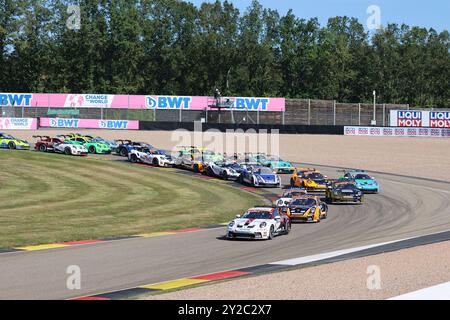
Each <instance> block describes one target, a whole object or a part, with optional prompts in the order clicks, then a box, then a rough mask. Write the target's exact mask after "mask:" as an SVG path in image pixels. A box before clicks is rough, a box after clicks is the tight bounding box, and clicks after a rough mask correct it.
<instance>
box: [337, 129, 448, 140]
mask: <svg viewBox="0 0 450 320" xmlns="http://www.w3.org/2000/svg"><path fill="white" fill-rule="evenodd" d="M344 135H346V136H372V137H429V138H449V137H450V129H446V128H402V127H395V128H394V127H344Z"/></svg>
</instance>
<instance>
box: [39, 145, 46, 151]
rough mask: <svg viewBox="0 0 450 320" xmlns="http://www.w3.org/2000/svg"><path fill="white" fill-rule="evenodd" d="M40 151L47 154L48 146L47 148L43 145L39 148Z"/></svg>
mask: <svg viewBox="0 0 450 320" xmlns="http://www.w3.org/2000/svg"><path fill="white" fill-rule="evenodd" d="M39 151H40V152H45V151H47V146H46V145H45V144H41V145H40V146H39Z"/></svg>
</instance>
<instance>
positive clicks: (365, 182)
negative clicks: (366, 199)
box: [339, 170, 380, 193]
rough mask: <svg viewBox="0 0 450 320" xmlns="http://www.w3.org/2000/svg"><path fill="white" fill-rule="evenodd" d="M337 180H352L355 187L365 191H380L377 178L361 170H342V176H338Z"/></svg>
mask: <svg viewBox="0 0 450 320" xmlns="http://www.w3.org/2000/svg"><path fill="white" fill-rule="evenodd" d="M339 181H353V182H354V183H355V185H356V187H357V188H358V189H359V190H361V191H363V192H365V193H378V192H379V191H380V185H379V184H378V182H377V180H376V179H375V178H374V177H371V176H369V175H368V174H367V173H366V172H365V171H363V170H349V171H345V170H344V176H343V177H341V178H339Z"/></svg>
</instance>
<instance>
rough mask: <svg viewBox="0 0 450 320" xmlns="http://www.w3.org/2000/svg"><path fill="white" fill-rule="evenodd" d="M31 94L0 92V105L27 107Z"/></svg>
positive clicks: (29, 103)
mask: <svg viewBox="0 0 450 320" xmlns="http://www.w3.org/2000/svg"><path fill="white" fill-rule="evenodd" d="M32 98H33V95H32V94H15V93H0V105H1V106H14V107H29V106H31V99H32Z"/></svg>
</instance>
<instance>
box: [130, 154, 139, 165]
mask: <svg viewBox="0 0 450 320" xmlns="http://www.w3.org/2000/svg"><path fill="white" fill-rule="evenodd" d="M130 161H131V163H137V162H138V157H137V156H136V155H135V154H132V155H131V156H130Z"/></svg>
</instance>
